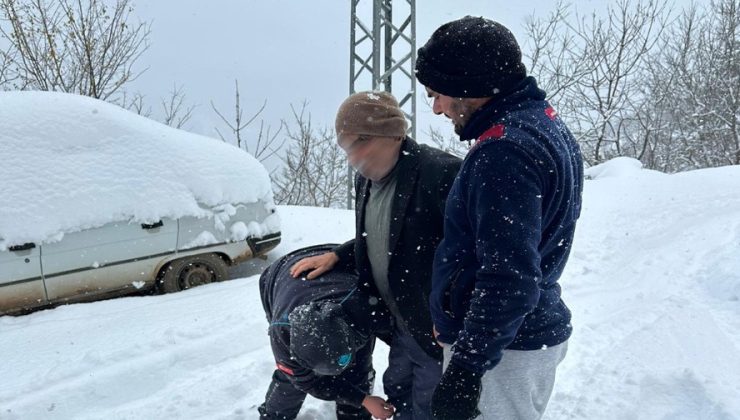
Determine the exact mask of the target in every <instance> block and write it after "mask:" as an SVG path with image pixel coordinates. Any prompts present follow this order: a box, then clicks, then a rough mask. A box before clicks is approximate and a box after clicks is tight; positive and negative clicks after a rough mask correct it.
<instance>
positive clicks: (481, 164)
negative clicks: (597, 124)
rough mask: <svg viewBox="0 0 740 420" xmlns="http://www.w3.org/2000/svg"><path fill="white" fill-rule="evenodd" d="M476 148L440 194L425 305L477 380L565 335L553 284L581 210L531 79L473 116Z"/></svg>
mask: <svg viewBox="0 0 740 420" xmlns="http://www.w3.org/2000/svg"><path fill="white" fill-rule="evenodd" d="M461 139H462V140H467V139H476V140H477V143H476V144H475V145H474V146H473V147H472V148H471V150H470V151H469V153H468V155H467V156H466V158H465V160H464V162H463V165H462V168H461V169H460V172H459V174H458V176H457V178H456V179H455V181H454V183H453V185H452V189H451V190H450V194H449V197H448V199H447V205H446V209H445V226H444V239H443V240H442V242H441V243H440V245H439V247H438V248H437V251H436V254H435V260H434V271H433V277H432V293H431V295H430V304H431V311H432V318H433V321H434V324H435V326H436V328H437V331H438V332H439V334H440V335H439V337H438V338H439V340H440V341H442V342H446V343H454V347H453V350H454V353H453V358H452V362H453V363H455V364H458V365H460V366H462V367H465V368H467V369H469V370H472V371H476V372H479V373H482V372H485V371H487V370H489V369H491V368H493V367H494V366H495V365H496V364H497V363H498V362H499V360H500V359H501V355H502V352H503V350H504V349H515V350H535V349H540V348H542V347H543V346H554V345H557V344H560V343H562V342H564V341H566V340H567V339H568V337H569V336H570V334H571V330H572V328H571V325H570V317H571V315H570V311H569V310H568V308H567V307H566V305H565V303H564V302H563V301H562V300H561V298H560V285H559V284H558V279H559V278H560V275H561V274H562V272H563V268H564V266H565V263H566V261H567V259H568V255H569V253H570V249H571V244H572V240H573V234H574V230H575V226H576V220H577V219H578V217H579V215H580V211H581V191H582V179H583V163H582V160H581V154H580V150H579V148H578V145H577V144H576V141H575V139H574V138H573V136H572V134H571V133H570V132H569V131H568V129H567V128H566V127H565V125H564V124H563V122H562V121H561V120H560V118H559V117H558V116H557V113H556V112H555V110H554V109H553V108H552V107H551V106H550V105H549V104H548V103H547V102H546V101H545V93H544V92H543V91H542V90H540V89H539V88H538V87H537V84H536V82H535V80H534V78H532V77H528V78H526V79H525V80H524V81H523V82H522V83H521V84H520V86H519V87H518V88H517V89H516V90H514V92H513V93H511V94H509V95H507V96H506V97H503V98H497V99H494V100H492V101H490V102H489V103H487V104H486V105H484V106H483V107H482V108H481V109H479V110H478V111H476V112H475V113H474V114H473V115H472V116H471V119H470V121H469V122H468V123H467V124H466V125H465V128H464V129H463V133H462V134H461Z"/></svg>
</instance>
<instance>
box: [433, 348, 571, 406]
mask: <svg viewBox="0 0 740 420" xmlns="http://www.w3.org/2000/svg"><path fill="white" fill-rule="evenodd" d="M443 347H444V367H445V369H446V368H447V364H448V363H449V362H450V359H451V358H452V350H451V346H450V345H448V344H444V345H443ZM567 351H568V342H567V341H566V342H565V343H562V344H558V345H557V346H553V347H549V348H547V349H544V350H529V351H522V350H504V354H503V357H502V358H501V361H500V362H499V363H498V364H497V365H496V366H494V368H493V369H491V370H489V371H488V372H486V373H485V374H484V375H483V379H482V387H481V396H480V402H479V403H478V410H480V412H481V415H480V417H478V419H482V420H494V419H495V420H539V419H540V418H542V415H543V414H544V413H545V409H546V408H547V402H548V401H549V400H550V395H551V394H552V388H553V385H554V384H555V370H556V369H557V367H558V365H559V364H560V362H561V361H562V360H563V359H564V358H565V353H566V352H567Z"/></svg>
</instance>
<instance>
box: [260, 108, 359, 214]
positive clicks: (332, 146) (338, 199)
mask: <svg viewBox="0 0 740 420" xmlns="http://www.w3.org/2000/svg"><path fill="white" fill-rule="evenodd" d="M291 110H292V112H293V119H294V124H295V127H294V128H293V129H291V128H290V126H289V125H287V124H286V127H287V132H288V138H289V141H290V142H289V145H288V149H287V151H286V154H285V157H284V158H283V168H282V170H281V171H280V172H279V173H278V174H276V175H275V176H274V177H273V186H274V188H273V190H274V191H275V201H276V202H278V203H280V204H292V205H304V206H318V207H334V208H343V207H345V205H346V203H345V202H346V197H347V194H348V192H347V190H348V182H347V176H348V173H347V159H346V157H345V155H344V152H343V151H342V150H341V149H340V148H339V146H337V144H336V136H335V134H334V133H333V131H331V130H328V129H323V130H320V131H317V130H315V129H314V128H313V127H312V125H311V116H310V114H309V115H306V103H305V102H304V103H303V106H302V107H301V110H300V112H298V111H296V109H295V108H294V107H293V106H292V105H291Z"/></svg>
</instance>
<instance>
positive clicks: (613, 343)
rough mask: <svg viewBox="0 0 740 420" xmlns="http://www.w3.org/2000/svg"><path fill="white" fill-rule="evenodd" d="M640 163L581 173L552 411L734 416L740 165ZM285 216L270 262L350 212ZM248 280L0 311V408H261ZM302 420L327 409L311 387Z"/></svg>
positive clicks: (739, 333)
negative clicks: (562, 353) (668, 168)
mask: <svg viewBox="0 0 740 420" xmlns="http://www.w3.org/2000/svg"><path fill="white" fill-rule="evenodd" d="M634 163H635V162H634V161H629V160H623V159H617V160H614V161H611V162H608V163H607V164H606V165H604V166H601V167H596V168H592V169H591V170H589V175H590V176H591V177H592V178H594V179H592V180H589V181H587V182H586V186H585V197H584V198H585V200H584V209H583V216H582V219H581V221H580V224H579V226H578V230H577V233H576V236H577V237H576V242H575V247H574V250H573V253H572V255H571V260H570V263H569V265H568V267H567V269H566V272H565V273H564V277H563V279H562V283H563V289H564V298H565V300H566V302H567V303H568V305H569V306H570V307H571V309H572V311H573V323H574V334H573V337H572V338H571V341H570V346H569V353H568V355H567V357H566V359H565V361H564V362H563V364H562V365H561V369H560V370H559V373H558V381H557V384H556V388H555V393H554V395H553V398H552V400H551V402H550V406H549V408H548V412H547V414H546V416H545V418H546V419H547V420H555V419H558V420H559V419H578V420H592V419H614V420H617V419H629V420H635V419H661V420H662V419H686V420H688V419H691V420H702V419H703V420H729V419H740V398H738V397H737V396H738V395H740V375H738V372H740V316H739V315H740V258H738V255H740V167H737V166H736V167H725V168H717V169H707V170H699V171H692V172H687V173H681V174H677V175H665V174H661V173H657V172H653V171H647V170H641V169H639V166H638V165H635V164H634ZM279 212H280V215H281V220H282V229H283V235H284V236H283V243H282V244H281V245H280V246H279V247H278V248H277V249H276V250H274V251H273V252H272V256H271V259H275V258H277V257H278V256H280V255H282V254H284V253H286V252H288V251H290V250H293V249H296V248H299V247H302V246H307V245H312V244H317V243H324V242H341V241H343V240H345V239H348V238H349V237H351V235H352V234H353V224H354V217H353V215H352V213H351V212H349V211H344V210H330V209H317V208H306V207H279ZM257 279H258V276H257V275H252V276H249V277H246V278H240V279H237V280H233V281H228V282H223V283H219V284H212V285H208V286H204V287H200V288H197V289H193V290H189V291H186V292H182V293H178V294H173V295H164V296H145V297H130V298H123V299H115V300H109V301H104V302H96V303H90V304H79V305H70V306H66V307H59V308H56V309H53V310H46V311H41V312H37V313H34V314H30V315H26V316H22V317H1V318H0V336H2V337H3V340H2V341H0V361H2V362H1V363H2V364H1V365H0V371H1V373H2V381H0V419H3V420H5V419H8V420H21V419H23V420H26V419H32V420H33V419H100V418H106V419H256V418H257V414H256V411H255V410H256V407H257V406H258V405H259V404H260V403H261V401H262V398H263V396H264V392H265V390H266V387H267V384H268V383H269V379H270V374H271V372H272V369H273V362H272V356H271V352H270V349H269V343H268V340H267V335H266V328H267V322H266V321H265V318H264V315H263V312H262V308H261V304H260V302H259V294H258V290H257V289H258V288H257ZM386 357H387V347H385V346H383V345H380V346H379V348H378V350H377V351H376V355H375V360H376V370H377V371H378V372H382V371H383V369H384V368H385V366H386V365H387V364H386V361H385V358H386ZM376 382H380V381H379V380H378V381H376ZM376 389H377V390H378V392H380V387H379V383H376ZM300 418H301V419H303V420H309V419H317V420H319V419H331V418H333V414H332V410H331V405H330V404H328V403H325V402H321V401H318V400H314V399H311V398H309V399H308V400H307V401H306V404H305V405H304V410H303V412H302V414H301V417H300Z"/></svg>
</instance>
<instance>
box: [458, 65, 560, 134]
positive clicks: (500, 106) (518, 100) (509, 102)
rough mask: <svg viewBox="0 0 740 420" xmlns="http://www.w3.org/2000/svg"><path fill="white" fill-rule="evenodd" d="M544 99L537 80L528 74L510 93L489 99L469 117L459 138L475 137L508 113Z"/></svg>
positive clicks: (543, 92) (543, 93)
mask: <svg viewBox="0 0 740 420" xmlns="http://www.w3.org/2000/svg"><path fill="white" fill-rule="evenodd" d="M544 99H545V91H544V90H542V89H540V88H539V87H537V80H536V79H535V78H534V77H532V76H528V77H526V78H525V79H524V80H522V82H521V83H520V84H519V86H517V87H516V88H515V89H514V90H513V91H512V92H511V93H509V94H508V95H506V96H503V97H500V98H494V99H491V100H490V101H489V102H488V103H486V104H485V105H483V106H482V107H480V108H479V109H478V110H477V111H475V112H474V113H473V115H472V116H471V117H470V121H468V122H467V124H465V127H463V131H462V133H461V134H460V140H472V139H477V138H478V137H479V136H480V135H481V134H483V133H484V132H485V131H486V130H488V129H489V128H491V126H492V125H494V124H496V123H498V122H500V121H501V120H502V119H503V118H504V117H505V116H506V115H507V114H508V113H510V112H512V111H514V110H516V109H520V108H524V107H526V106H527V105H528V103H531V102H533V101H542V100H544Z"/></svg>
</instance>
